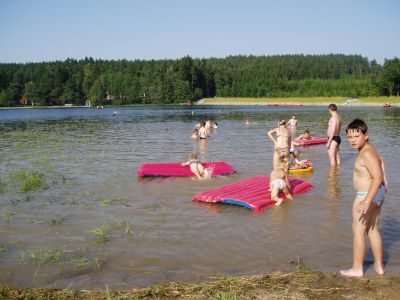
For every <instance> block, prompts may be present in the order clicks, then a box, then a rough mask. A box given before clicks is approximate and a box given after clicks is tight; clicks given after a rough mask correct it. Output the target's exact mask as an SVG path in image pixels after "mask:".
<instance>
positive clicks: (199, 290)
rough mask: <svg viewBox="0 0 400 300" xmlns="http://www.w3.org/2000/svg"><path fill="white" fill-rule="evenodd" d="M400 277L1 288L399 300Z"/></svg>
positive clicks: (88, 294)
mask: <svg viewBox="0 0 400 300" xmlns="http://www.w3.org/2000/svg"><path fill="white" fill-rule="evenodd" d="M398 295H400V276H399V275H394V276H385V277H379V278H378V277H374V278H362V279H357V278H344V277H342V276H340V275H339V274H338V273H321V272H318V271H315V270H312V269H307V268H304V267H301V266H300V267H298V270H297V272H294V273H282V272H276V273H270V274H266V275H253V276H239V277H220V278H217V279H216V280H214V281H212V282H209V283H202V284H191V283H176V282H171V283H167V284H164V285H156V286H152V287H148V288H138V289H131V290H126V291H114V290H112V289H110V288H109V287H108V286H106V287H105V289H104V290H100V291H84V290H75V289H41V288H33V289H16V288H10V287H6V286H0V299H60V300H62V299H78V300H79V299H90V300H97V299H117V300H122V299H198V300H203V299H204V300H205V299H215V300H217V299H219V300H238V299H243V300H246V299H296V300H297V299H398Z"/></svg>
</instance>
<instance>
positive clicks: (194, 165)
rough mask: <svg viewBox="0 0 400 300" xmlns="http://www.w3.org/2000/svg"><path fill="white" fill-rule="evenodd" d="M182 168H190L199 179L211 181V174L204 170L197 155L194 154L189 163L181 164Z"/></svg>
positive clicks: (191, 155)
mask: <svg viewBox="0 0 400 300" xmlns="http://www.w3.org/2000/svg"><path fill="white" fill-rule="evenodd" d="M181 166H189V167H190V171H192V172H193V173H194V174H195V175H196V177H197V178H198V179H210V178H211V173H210V171H209V170H208V169H206V168H204V166H203V164H202V163H201V162H200V161H198V160H197V154H196V153H194V152H192V153H191V154H190V156H189V160H188V161H187V162H184V163H181Z"/></svg>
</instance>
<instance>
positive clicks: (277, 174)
mask: <svg viewBox="0 0 400 300" xmlns="http://www.w3.org/2000/svg"><path fill="white" fill-rule="evenodd" d="M289 165H290V163H289V159H288V157H287V156H286V155H281V156H279V163H278V164H277V166H276V168H275V169H274V170H272V172H271V177H270V183H269V188H270V191H271V199H272V200H273V201H275V202H276V203H275V205H276V206H279V205H281V203H282V201H283V198H280V197H278V194H279V192H280V191H283V193H284V194H285V196H286V198H287V199H291V200H292V199H293V197H292V195H291V194H290V183H289V179H288V172H289Z"/></svg>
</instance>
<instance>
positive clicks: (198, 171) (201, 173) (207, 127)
mask: <svg viewBox="0 0 400 300" xmlns="http://www.w3.org/2000/svg"><path fill="white" fill-rule="evenodd" d="M192 114H193V113H192ZM216 128H218V123H216V122H213V118H212V117H208V118H207V120H206V121H200V122H199V123H197V124H196V126H195V127H194V129H193V132H192V136H191V137H192V138H193V139H200V141H202V142H205V140H206V139H207V138H208V137H209V136H210V131H211V129H216ZM181 165H182V166H189V167H190V171H192V173H193V174H194V175H195V176H196V178H198V179H210V178H211V175H212V171H211V170H209V169H207V168H205V167H204V163H203V162H201V161H199V160H198V158H197V154H196V153H195V152H192V153H191V154H190V156H189V159H188V161H186V162H183V163H182V164H181Z"/></svg>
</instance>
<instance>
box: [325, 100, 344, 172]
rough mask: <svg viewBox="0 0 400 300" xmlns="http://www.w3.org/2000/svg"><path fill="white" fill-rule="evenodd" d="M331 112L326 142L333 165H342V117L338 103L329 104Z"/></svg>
mask: <svg viewBox="0 0 400 300" xmlns="http://www.w3.org/2000/svg"><path fill="white" fill-rule="evenodd" d="M329 112H330V114H331V118H330V119H329V123H328V130H327V136H328V142H327V143H326V148H327V149H328V156H329V161H330V164H331V166H336V165H340V154H339V146H340V143H341V139H340V128H341V127H342V119H341V117H340V115H339V113H338V112H337V106H336V104H334V103H332V104H329Z"/></svg>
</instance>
